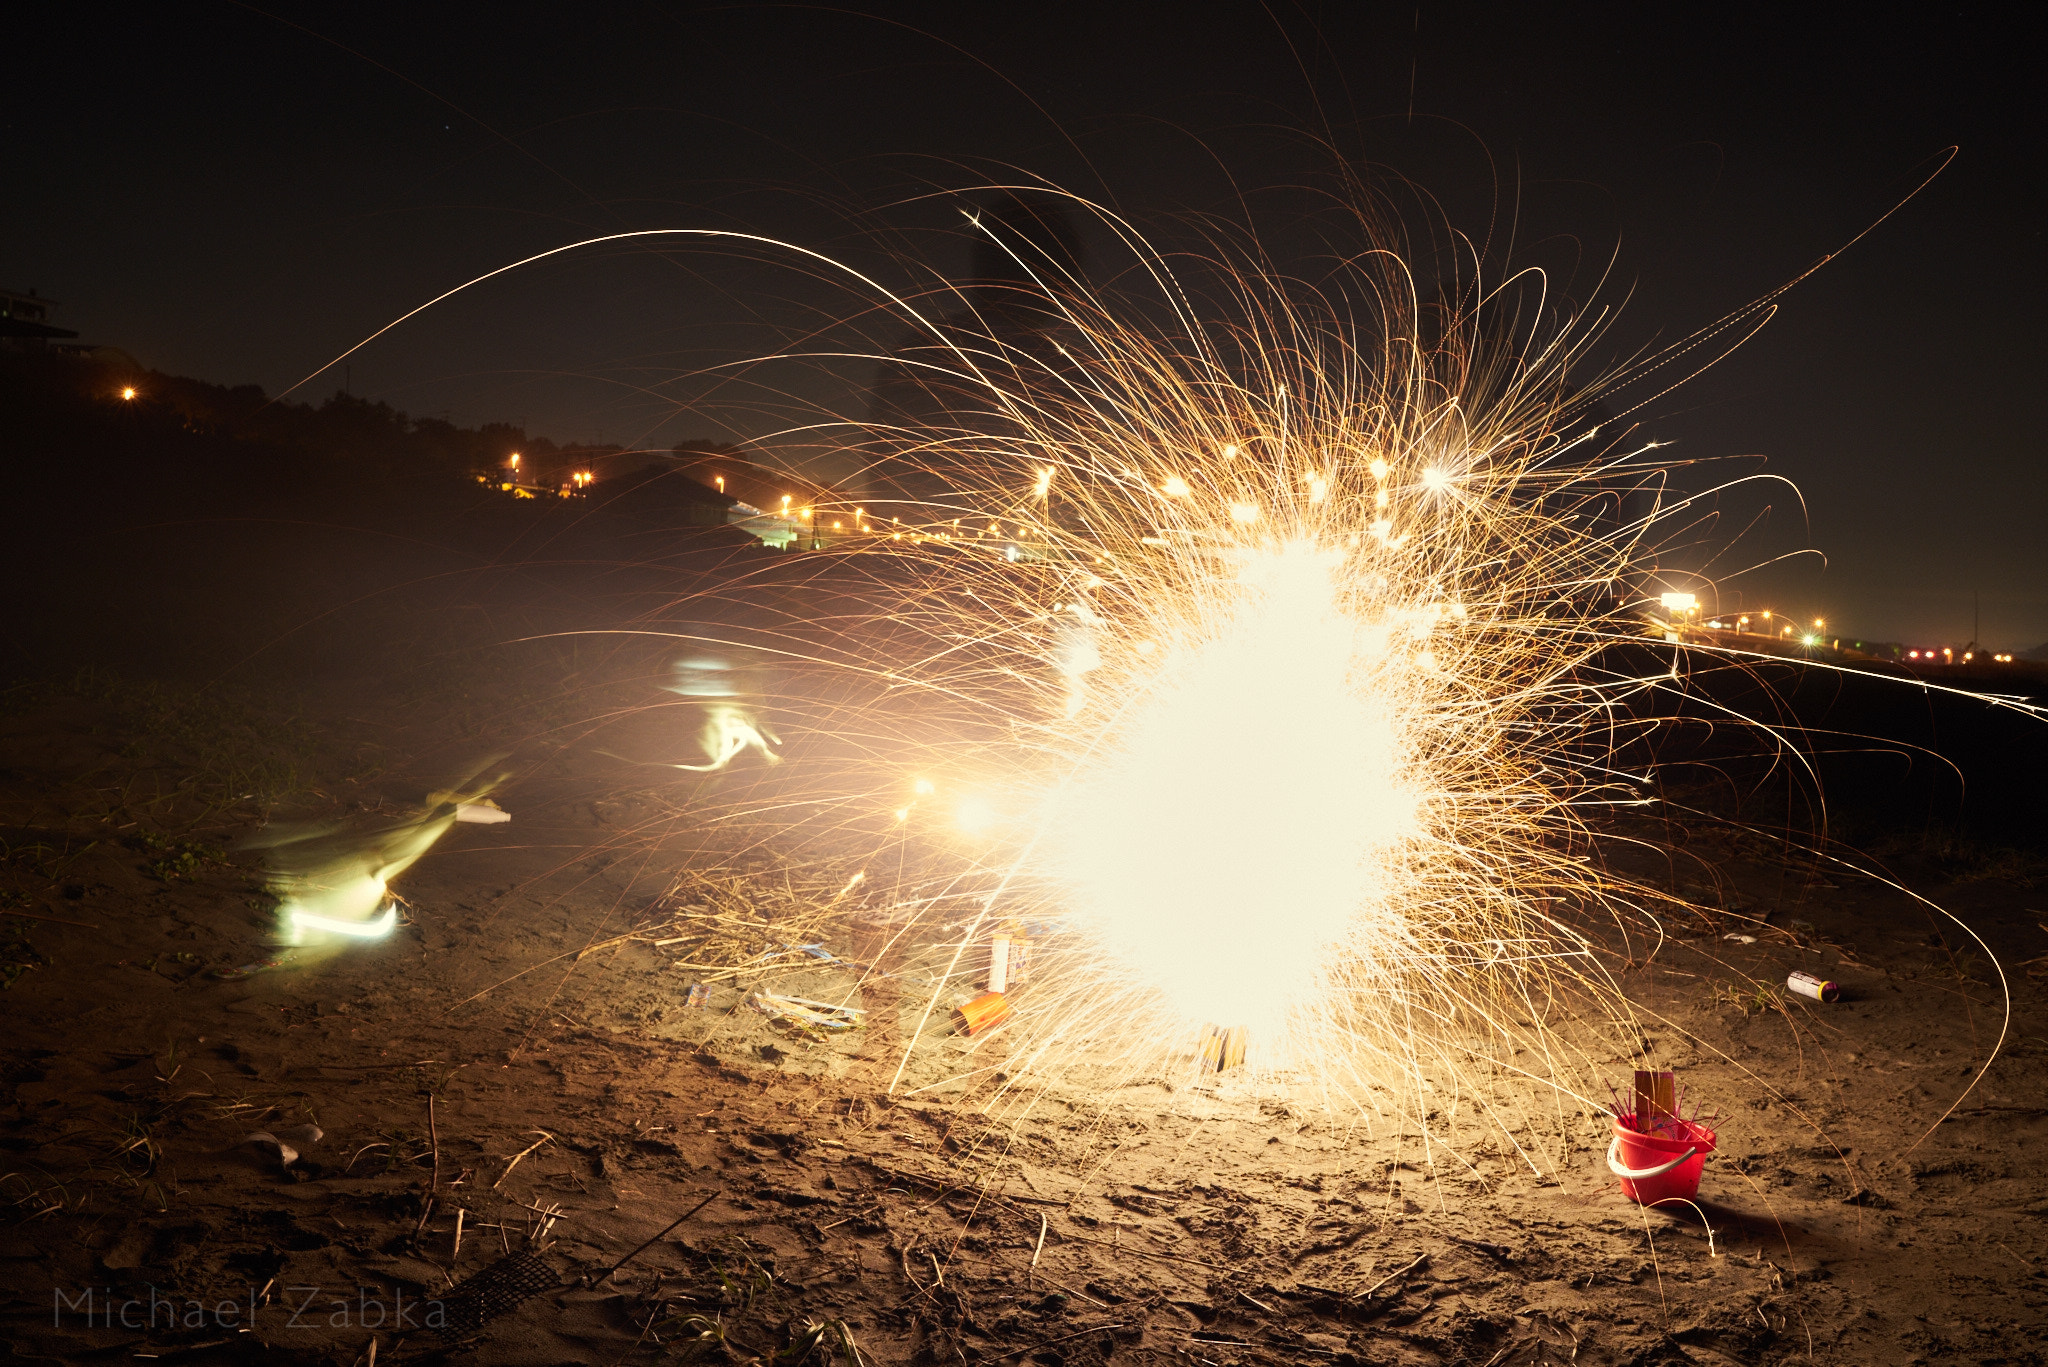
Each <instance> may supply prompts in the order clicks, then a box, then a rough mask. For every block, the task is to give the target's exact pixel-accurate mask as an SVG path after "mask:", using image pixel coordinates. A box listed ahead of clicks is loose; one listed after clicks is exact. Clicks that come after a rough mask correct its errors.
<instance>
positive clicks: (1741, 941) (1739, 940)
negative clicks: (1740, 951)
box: [1721, 933, 1756, 945]
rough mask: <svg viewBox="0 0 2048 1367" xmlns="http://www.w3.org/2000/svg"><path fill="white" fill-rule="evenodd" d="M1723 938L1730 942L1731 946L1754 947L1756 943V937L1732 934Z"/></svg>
mask: <svg viewBox="0 0 2048 1367" xmlns="http://www.w3.org/2000/svg"><path fill="white" fill-rule="evenodd" d="M1721 938H1722V939H1724V940H1726V941H1728V942H1729V943H1730V944H1736V945H1753V944H1755V943H1756V936H1754V935H1736V934H1733V933H1730V934H1727V935H1723V936H1722V937H1721Z"/></svg>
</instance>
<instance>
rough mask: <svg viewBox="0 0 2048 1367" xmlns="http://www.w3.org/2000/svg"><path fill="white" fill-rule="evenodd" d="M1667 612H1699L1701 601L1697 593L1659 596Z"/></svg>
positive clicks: (1659, 600)
mask: <svg viewBox="0 0 2048 1367" xmlns="http://www.w3.org/2000/svg"><path fill="white" fill-rule="evenodd" d="M1657 601H1658V602H1660V603H1662V604H1663V605H1664V610H1665V611H1666V612H1698V611H1699V610H1700V599H1699V595H1698V594H1696V593H1664V594H1659V595H1658V596H1657Z"/></svg>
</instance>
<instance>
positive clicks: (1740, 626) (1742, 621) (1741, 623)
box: [1735, 617, 1749, 632]
mask: <svg viewBox="0 0 2048 1367" xmlns="http://www.w3.org/2000/svg"><path fill="white" fill-rule="evenodd" d="M1735 629H1736V631H1738V632H1743V631H1748V630H1749V619H1748V618H1747V617H1738V618H1736V619H1735Z"/></svg>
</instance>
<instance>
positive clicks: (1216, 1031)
mask: <svg viewBox="0 0 2048 1367" xmlns="http://www.w3.org/2000/svg"><path fill="white" fill-rule="evenodd" d="M1249 1033H1250V1032H1249V1031H1248V1030H1247V1029H1246V1028H1245V1027H1244V1026H1242V1025H1233V1026H1229V1027H1227V1028H1226V1027H1224V1026H1221V1025H1205V1026H1203V1027H1202V1043H1201V1046H1200V1050H1201V1056H1202V1069H1203V1071H1204V1072H1210V1073H1221V1072H1227V1071H1228V1070H1230V1069H1232V1068H1242V1067H1243V1066H1244V1045H1245V1039H1246V1036H1247V1035H1248V1034H1249Z"/></svg>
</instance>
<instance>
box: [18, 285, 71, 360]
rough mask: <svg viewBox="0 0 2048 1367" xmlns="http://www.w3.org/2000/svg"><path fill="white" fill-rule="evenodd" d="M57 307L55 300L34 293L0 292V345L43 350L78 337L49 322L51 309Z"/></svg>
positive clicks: (23, 349) (67, 329)
mask: <svg viewBox="0 0 2048 1367" xmlns="http://www.w3.org/2000/svg"><path fill="white" fill-rule="evenodd" d="M56 306H57V301H56V300H54V299H45V298H43V297H42V296H41V295H38V294H37V293H36V292H35V291H34V290H29V291H27V292H26V293H24V292H22V291H20V290H6V289H0V346H4V347H5V348H6V349H7V350H9V351H41V350H43V349H45V348H46V347H48V346H49V344H50V343H52V342H59V341H68V340H70V339H71V338H74V337H76V336H78V334H77V333H75V332H73V331H71V330H70V329H69V328H60V327H57V326H55V325H53V324H52V323H51V322H50V310H51V309H53V308H55V307H56Z"/></svg>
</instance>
